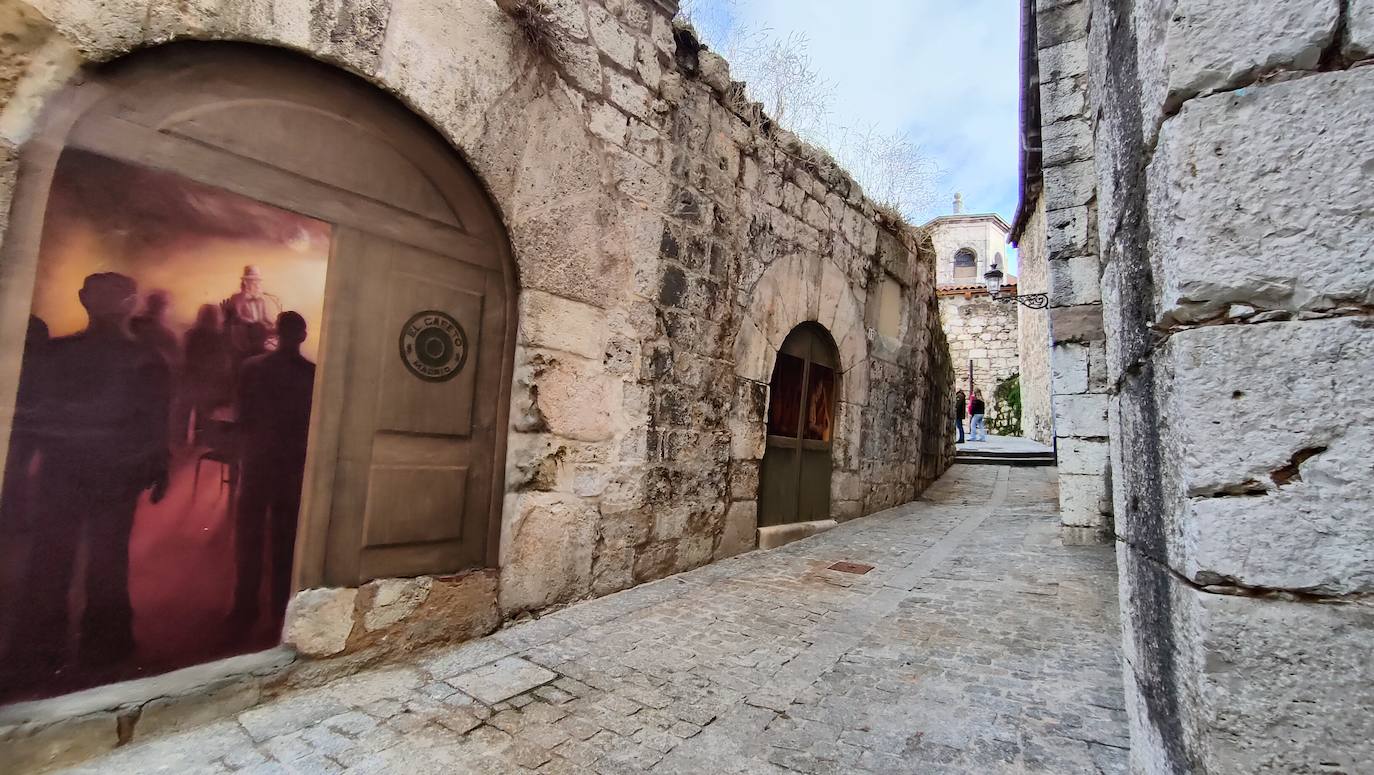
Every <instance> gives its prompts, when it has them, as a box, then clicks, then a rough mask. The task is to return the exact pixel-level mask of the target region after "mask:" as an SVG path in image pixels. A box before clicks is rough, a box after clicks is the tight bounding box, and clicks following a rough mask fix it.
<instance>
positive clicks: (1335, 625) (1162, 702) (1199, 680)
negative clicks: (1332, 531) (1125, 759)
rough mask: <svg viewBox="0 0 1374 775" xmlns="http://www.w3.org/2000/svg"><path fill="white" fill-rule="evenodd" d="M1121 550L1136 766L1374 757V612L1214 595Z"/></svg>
mask: <svg viewBox="0 0 1374 775" xmlns="http://www.w3.org/2000/svg"><path fill="white" fill-rule="evenodd" d="M1119 547H1125V545H1124V544H1123V545H1119ZM1118 555H1119V557H1120V558H1121V559H1120V560H1119V561H1120V563H1121V565H1122V567H1123V568H1124V569H1126V571H1127V572H1126V573H1125V574H1123V577H1122V580H1123V583H1122V587H1121V599H1122V601H1123V609H1122V611H1123V621H1122V625H1123V630H1124V635H1125V650H1124V653H1125V657H1126V672H1127V681H1126V686H1127V705H1128V709H1129V715H1130V720H1131V739H1132V748H1133V751H1132V759H1133V764H1134V766H1135V767H1136V771H1139V772H1149V773H1156V772H1158V773H1164V772H1207V773H1218V774H1221V775H1250V774H1251V773H1275V774H1277V773H1296V772H1322V771H1328V772H1352V773H1353V772H1360V771H1361V770H1362V768H1363V767H1364V765H1365V764H1366V763H1367V762H1370V761H1374V716H1372V715H1370V714H1369V713H1367V712H1366V709H1367V708H1369V707H1370V706H1371V704H1374V662H1371V661H1370V660H1369V658H1368V653H1369V649H1368V644H1369V641H1370V639H1371V637H1374V612H1371V611H1370V610H1369V609H1368V608H1367V607H1366V606H1363V605H1358V604H1345V605H1342V604H1331V603H1326V604H1323V603H1311V602H1299V601H1295V600H1290V599H1283V598H1273V597H1249V596H1238V595H1219V594H1210V593H1207V592H1204V591H1201V590H1199V589H1197V588H1195V587H1190V586H1188V585H1187V584H1185V583H1183V582H1181V581H1179V580H1178V578H1177V577H1175V576H1173V575H1172V574H1170V573H1169V572H1168V571H1166V570H1163V569H1161V568H1159V566H1157V565H1154V564H1153V563H1151V562H1149V561H1148V560H1143V559H1140V558H1138V557H1132V556H1131V555H1132V552H1131V550H1130V549H1129V548H1119V550H1118Z"/></svg>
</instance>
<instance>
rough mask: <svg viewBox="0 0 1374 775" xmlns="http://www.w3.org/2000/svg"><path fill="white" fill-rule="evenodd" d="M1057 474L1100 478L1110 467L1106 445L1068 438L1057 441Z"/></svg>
mask: <svg viewBox="0 0 1374 775" xmlns="http://www.w3.org/2000/svg"><path fill="white" fill-rule="evenodd" d="M1058 452H1059V472H1060V473H1061V474H1089V475H1092V476H1097V477H1101V476H1103V475H1104V474H1105V473H1106V472H1107V469H1108V467H1109V466H1110V461H1109V450H1108V443H1107V442H1106V441H1093V440H1090V439H1080V438H1077V437H1072V436H1071V437H1068V438H1064V439H1060V441H1059V449H1058Z"/></svg>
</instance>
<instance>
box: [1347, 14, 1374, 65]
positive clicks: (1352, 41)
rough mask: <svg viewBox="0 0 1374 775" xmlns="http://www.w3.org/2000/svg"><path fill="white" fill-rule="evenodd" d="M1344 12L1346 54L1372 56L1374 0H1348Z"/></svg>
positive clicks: (1355, 56) (1373, 53)
mask: <svg viewBox="0 0 1374 775" xmlns="http://www.w3.org/2000/svg"><path fill="white" fill-rule="evenodd" d="M1345 13H1346V21H1345V29H1346V54H1347V55H1348V56H1351V57H1354V58H1365V57H1369V56H1374V0H1350V2H1349V3H1348V4H1347V6H1346V12H1345Z"/></svg>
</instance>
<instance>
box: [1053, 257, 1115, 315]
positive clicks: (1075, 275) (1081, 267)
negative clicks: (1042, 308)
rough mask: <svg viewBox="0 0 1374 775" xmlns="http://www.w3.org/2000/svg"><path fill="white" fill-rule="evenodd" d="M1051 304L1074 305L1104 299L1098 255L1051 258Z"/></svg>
mask: <svg viewBox="0 0 1374 775" xmlns="http://www.w3.org/2000/svg"><path fill="white" fill-rule="evenodd" d="M1049 265H1050V304H1052V305H1054V306H1056V307H1073V306H1077V305H1080V304H1096V303H1098V302H1100V301H1101V300H1102V280H1101V266H1100V265H1099V263H1098V260H1097V256H1096V255H1092V254H1089V255H1080V256H1073V257H1070V258H1054V259H1050V262H1049Z"/></svg>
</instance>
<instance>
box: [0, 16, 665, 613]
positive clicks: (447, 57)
mask: <svg viewBox="0 0 1374 775" xmlns="http://www.w3.org/2000/svg"><path fill="white" fill-rule="evenodd" d="M19 2H20V5H21V6H22V8H23V9H24V12H23V15H24V16H25V17H26V20H27V23H28V24H30V27H31V30H30V31H31V33H32V34H31V35H29V36H26V42H32V43H33V46H34V54H33V56H32V57H31V59H32V64H31V66H30V67H29V68H28V70H27V72H26V74H25V75H24V78H23V80H22V82H20V83H19V84H18V86H17V89H16V92H15V97H14V98H13V99H12V100H10V102H9V104H8V105H7V106H6V108H5V110H4V114H3V121H0V124H3V126H0V142H3V141H9V142H12V143H19V142H22V141H24V140H25V139H26V138H28V137H29V136H30V135H32V134H33V132H34V131H35V127H36V124H37V120H38V116H39V114H40V113H41V112H42V111H43V110H44V109H46V108H47V107H48V106H49V103H51V102H52V101H53V98H54V96H55V95H57V94H58V93H59V92H60V91H61V90H62V89H63V87H65V86H66V85H67V84H68V83H70V82H73V81H76V80H79V79H80V78H81V77H82V74H81V70H82V68H84V67H87V66H98V65H101V64H103V63H107V62H111V61H113V60H116V59H118V58H120V57H122V56H125V55H126V54H128V53H129V52H130V51H135V50H138V49H140V48H143V47H146V46H155V45H162V44H166V43H175V42H177V41H197V42H200V41H205V42H210V41H235V42H239V43H243V44H258V45H261V46H264V47H272V48H276V49H279V50H289V51H293V52H297V53H299V54H301V55H303V56H307V57H309V58H311V59H314V60H317V61H320V62H324V63H327V64H329V65H331V66H334V67H336V68H338V69H340V70H343V71H346V72H349V73H352V74H353V75H355V76H357V77H359V78H360V79H361V80H362V81H366V82H367V83H369V84H371V85H373V86H376V87H379V88H380V89H382V90H383V91H385V92H388V93H390V94H392V95H394V96H395V97H396V98H397V99H398V100H399V101H400V102H401V104H403V105H404V106H405V107H406V108H408V109H409V110H410V111H411V112H412V113H413V114H414V115H415V116H418V117H419V118H420V119H422V120H423V121H425V122H426V123H428V124H429V125H430V126H431V127H433V129H434V130H435V131H436V132H437V133H438V134H439V136H441V137H442V138H443V140H444V141H445V142H446V143H447V145H448V146H449V147H450V148H451V149H453V150H454V151H455V152H456V153H458V154H459V155H460V156H461V157H462V158H463V160H464V161H465V162H466V163H467V164H468V166H469V168H470V169H471V170H472V172H473V173H474V174H475V175H476V177H477V178H478V179H479V180H480V181H481V182H482V184H483V185H484V186H485V188H486V191H487V194H488V196H489V198H490V200H491V201H492V203H493V204H494V206H495V208H496V210H497V212H498V214H499V216H500V220H501V221H502V222H503V223H504V226H505V230H506V234H507V236H508V238H509V242H510V250H511V253H512V255H513V258H514V262H515V265H516V269H517V274H518V276H519V286H520V291H521V304H520V307H519V309H518V310H517V318H518V324H519V325H518V329H519V332H520V333H519V337H520V339H519V341H520V345H521V346H520V347H519V348H518V349H517V363H516V365H515V371H514V375H513V381H514V383H515V390H514V393H515V395H514V396H513V402H514V406H513V407H512V414H513V415H514V416H516V417H517V418H519V419H518V420H517V421H516V422H515V423H512V424H511V427H510V428H509V429H508V430H509V444H510V447H509V452H508V458H509V459H508V462H507V468H508V472H509V473H510V476H509V477H508V481H510V480H511V479H514V478H515V477H516V476H517V475H519V473H520V472H519V471H518V470H516V469H517V462H518V461H519V459H520V458H521V456H522V455H534V454H536V453H539V452H540V451H541V450H539V449H538V447H540V445H541V444H544V445H546V443H545V442H542V441H540V437H539V435H538V434H537V433H535V432H532V431H530V430H529V429H530V428H532V427H533V428H536V429H537V428H543V427H547V429H548V430H549V431H550V432H551V433H554V434H560V435H568V436H571V437H579V436H580V435H581V434H580V432H579V430H578V429H577V428H576V427H574V426H576V425H577V424H578V422H579V420H578V418H579V415H582V414H586V412H584V411H582V410H583V409H584V405H583V403H581V402H579V401H573V400H568V401H563V402H562V405H561V406H549V405H547V403H546V402H545V401H544V400H542V399H546V398H547V395H541V396H540V399H541V401H540V403H539V405H538V406H534V405H533V399H534V395H533V388H532V386H533V384H534V383H535V381H542V380H545V379H549V378H550V377H552V378H555V379H558V380H561V381H562V382H564V383H573V384H576V385H578V386H580V390H581V393H582V394H585V395H586V396H590V397H591V399H592V400H594V401H595V402H596V405H595V406H594V407H593V410H594V413H595V414H596V415H597V416H598V417H609V420H608V422H607V423H605V424H606V425H609V426H610V427H611V429H612V430H611V432H612V433H613V434H620V435H624V434H626V433H627V432H628V420H626V417H627V416H628V413H629V412H630V411H632V407H631V405H630V404H631V399H630V397H629V396H628V395H627V392H628V391H627V389H626V388H625V387H624V382H623V380H621V379H619V378H618V377H614V376H608V375H606V374H605V373H604V370H602V371H601V372H599V373H590V370H589V369H587V368H579V365H578V364H577V363H576V359H574V358H571V357H562V355H560V356H558V358H557V359H556V360H545V361H541V362H539V363H535V362H534V361H533V360H531V359H529V358H526V357H524V355H523V353H524V352H525V349H524V348H525V346H526V345H530V344H537V345H539V346H543V347H551V348H553V349H556V350H559V351H560V352H561V353H574V354H579V355H586V354H588V353H595V355H596V358H595V360H598V361H599V360H600V356H601V354H602V352H603V351H604V350H605V349H606V348H607V347H610V346H611V345H612V344H617V346H619V345H621V344H624V343H625V342H630V343H631V344H632V345H633V349H632V352H628V353H626V354H625V355H626V358H627V360H633V359H634V358H637V357H638V355H639V351H638V349H637V346H638V344H637V342H638V340H639V339H641V338H643V336H646V334H644V333H643V331H642V330H641V326H642V323H641V322H640V319H639V318H635V317H634V316H632V315H630V314H629V313H627V312H626V310H625V309H624V304H623V300H624V299H626V298H627V296H628V295H629V294H630V293H631V292H634V293H640V294H643V295H649V296H652V295H653V294H654V293H656V291H654V290H650V289H647V288H644V287H640V285H639V284H638V283H639V281H640V280H641V279H642V277H641V276H640V275H639V274H636V273H635V272H634V271H633V266H634V261H635V259H636V257H640V256H649V255H653V254H654V252H655V251H656V250H657V249H658V246H659V242H660V239H661V234H662V221H661V207H662V204H663V202H665V201H667V200H668V194H669V178H668V177H667V176H666V175H664V174H662V172H661V171H660V170H657V169H654V168H652V167H651V166H650V165H648V164H647V163H645V162H643V161H642V160H639V159H635V158H631V157H630V156H629V155H628V154H626V153H625V152H624V151H623V150H621V149H618V148H614V147H613V146H614V143H613V142H612V141H611V140H608V139H607V138H606V136H605V132H598V131H597V127H598V126H599V125H600V123H601V122H599V121H598V120H594V118H593V116H591V115H589V111H590V110H591V106H590V105H589V101H588V98H587V95H588V94H592V95H601V97H602V101H603V102H608V103H609V102H615V103H616V107H618V108H619V109H620V110H622V111H624V112H626V113H629V114H631V115H632V116H634V117H636V118H638V119H640V120H643V121H649V120H651V118H652V111H653V108H654V105H653V100H652V98H651V97H650V95H648V94H647V93H642V90H638V89H634V90H631V91H629V92H627V93H626V94H619V93H617V94H615V95H611V94H610V93H609V92H605V90H606V89H608V88H609V87H608V86H607V83H608V81H607V79H606V77H605V71H607V70H608V69H610V68H609V65H608V64H607V63H606V62H603V61H598V60H597V58H596V57H592V58H591V59H590V60H583V59H578V60H577V61H576V62H575V63H572V65H571V66H568V65H565V64H563V63H554V62H552V61H551V60H550V59H549V58H548V57H544V56H542V55H541V54H539V53H538V52H535V51H534V50H532V49H531V48H530V46H529V45H528V43H527V41H526V40H525V39H524V38H523V36H522V35H521V34H520V32H519V30H518V28H517V26H516V25H515V23H514V22H513V21H512V19H511V18H510V16H509V15H508V14H507V13H505V12H504V11H502V10H501V8H500V7H499V4H494V3H490V2H463V3H457V4H448V5H444V6H443V7H442V8H440V7H438V6H437V5H435V4H434V3H432V2H425V1H424V0H421V1H420V2H413V3H394V4H383V5H382V6H377V7H375V8H374V7H369V8H367V9H362V8H361V7H359V6H358V4H356V3H351V2H346V3H342V4H336V7H330V8H325V7H318V8H312V9H310V11H309V13H308V14H303V13H302V12H301V9H300V8H298V7H297V6H296V5H294V4H287V3H284V2H283V1H282V0H266V2H264V3H259V4H257V5H255V6H254V7H253V8H252V9H249V10H245V11H244V12H241V13H239V12H225V10H224V9H222V8H221V7H220V6H218V5H216V4H213V3H211V4H205V3H192V4H186V3H177V2H174V1H173V0H152V2H151V3H148V4H145V5H146V7H141V8H140V9H139V11H138V12H137V13H129V12H127V9H125V7H124V6H122V5H119V4H108V3H107V4H94V3H78V4H74V5H73V4H61V3H52V2H50V0H19ZM26 3H27V4H26ZM562 10H563V11H566V12H560V13H559V14H558V15H557V16H556V18H555V19H554V20H553V23H555V24H557V25H558V26H559V34H560V35H564V36H568V37H569V38H571V39H575V40H578V41H582V40H586V39H587V37H588V26H587V25H588V22H587V18H586V14H585V12H584V11H583V9H582V8H581V7H580V6H569V7H568V8H567V9H562ZM45 14H46V15H47V17H48V18H45ZM50 19H51V20H50ZM283 19H285V20H290V21H287V22H282V21H281V20H283ZM646 21H647V20H646ZM662 22H666V17H665V18H663V19H659V18H658V17H656V18H655V21H654V24H653V26H652V33H650V34H648V37H647V38H646V39H645V40H644V41H643V42H642V43H641V44H640V45H641V46H646V47H649V53H650V56H651V57H652V56H653V55H655V54H656V55H657V56H659V57H667V58H671V57H672V56H673V53H674V51H675V43H674V39H673V36H672V30H671V25H669V24H667V23H662ZM582 45H583V44H581V43H579V44H578V48H579V50H580V49H581V47H582ZM603 92H605V93H603ZM617 100H618V102H617ZM603 107H604V106H603ZM622 139H623V138H622ZM589 204H590V205H591V206H589ZM0 225H2V224H0ZM536 292H537V293H536ZM536 297H537V298H536ZM536 306H538V307H539V308H538V309H535V307H536ZM565 313H566V314H578V315H580V316H582V317H584V318H588V319H593V320H594V321H595V322H596V325H594V326H586V327H580V328H571V329H559V330H557V331H556V332H554V333H556V334H557V335H556V336H555V335H553V334H552V333H551V330H552V329H554V328H556V327H551V326H547V325H545V326H544V327H543V328H542V329H540V327H539V326H537V325H530V322H531V321H532V320H542V319H546V318H547V319H555V318H559V317H560V316H561V315H563V314H565ZM536 336H539V337H542V339H543V341H540V342H534V341H533V340H534V339H535V337H536ZM555 340H556V341H555ZM608 340H610V341H609V342H608ZM8 344H10V345H14V346H17V342H13V341H12V342H9V343H8ZM587 357H588V358H590V356H587ZM584 361H586V363H590V362H591V361H589V360H586V358H584ZM583 365H585V363H584V364H583ZM546 392H547V391H546ZM560 423H561V426H563V427H560ZM562 431H569V432H568V433H562ZM598 432H599V431H598ZM521 444H526V445H527V447H528V448H526V449H521V448H520V447H519V445H521ZM545 451H546V450H545ZM563 495H566V497H567V498H568V502H569V503H571V504H574V505H577V506H578V508H576V509H574V510H573V511H575V513H576V519H572V520H563V521H559V520H554V519H553V518H552V517H549V516H548V515H549V514H551V513H552V511H551V510H550V509H547V508H544V506H547V505H548V504H546V503H534V502H533V499H536V496H538V498H553V497H554V496H563ZM585 504H586V501H585V499H582V498H579V497H576V496H573V495H572V494H571V493H520V494H510V498H509V499H508V502H507V504H506V507H505V510H504V521H503V524H502V530H501V534H502V537H503V545H502V546H501V549H500V563H499V564H500V565H501V567H502V568H503V569H508V568H510V567H511V564H512V558H514V560H515V561H517V562H518V561H519V560H520V558H521V557H522V556H528V557H530V558H531V559H529V560H528V561H527V562H525V564H524V566H525V567H538V566H539V560H538V559H537V555H538V552H537V551H535V550H534V549H530V550H529V551H523V552H522V550H521V547H520V546H519V545H518V541H517V542H516V545H507V543H509V542H506V539H507V538H509V537H511V536H518V535H519V534H520V525H521V524H522V523H523V522H524V520H523V516H522V515H524V514H526V513H528V514H532V515H540V516H541V519H542V524H541V526H540V529H541V530H544V531H562V535H563V536H564V538H565V539H566V543H569V544H576V543H578V542H580V541H583V540H593V539H588V536H589V535H591V534H592V533H593V532H594V528H595V525H594V524H593V520H594V519H595V517H596V510H595V508H592V509H591V510H590V513H589V512H588V510H587V509H586V508H585ZM551 522H558V524H550V523H551ZM565 522H566V523H567V524H564V523H565ZM573 523H575V524H573ZM569 525H572V526H571V527H570V526H569ZM579 562H580V561H579ZM584 565H585V563H583V564H582V565H581V566H579V571H578V573H576V574H574V576H575V577H576V578H577V579H585V577H586V576H587V575H588V571H587V569H586V568H585V567H584ZM516 572H517V573H520V572H524V570H522V569H519V568H517V569H516ZM579 583H580V582H579ZM502 589H503V594H504V589H505V581H504V576H503V581H502ZM581 594H585V590H584V589H583V588H582V587H581V586H578V585H576V584H575V585H573V588H571V589H568V590H560V591H558V592H557V593H556V594H555V593H553V592H550V593H549V594H548V595H542V594H541V595H533V596H531V599H535V598H538V600H539V601H543V600H545V599H552V598H551V597H550V595H551V596H552V597H556V598H558V599H563V598H565V597H570V596H576V595H581ZM510 605H511V606H512V607H517V608H518V607H522V606H524V607H529V606H526V605H525V603H518V602H517V603H511V604H510ZM530 605H534V604H530ZM502 606H503V607H507V602H506V601H505V600H504V599H503V601H502Z"/></svg>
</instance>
